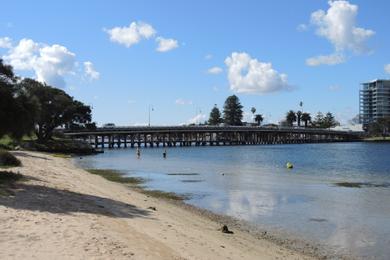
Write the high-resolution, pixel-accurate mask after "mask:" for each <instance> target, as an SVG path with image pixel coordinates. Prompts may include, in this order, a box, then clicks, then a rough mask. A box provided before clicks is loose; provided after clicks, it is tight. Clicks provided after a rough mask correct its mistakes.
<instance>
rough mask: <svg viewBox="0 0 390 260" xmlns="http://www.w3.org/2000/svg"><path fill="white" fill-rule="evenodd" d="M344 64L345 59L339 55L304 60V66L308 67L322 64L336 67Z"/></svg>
mask: <svg viewBox="0 0 390 260" xmlns="http://www.w3.org/2000/svg"><path fill="white" fill-rule="evenodd" d="M344 62H345V57H344V55H342V54H340V53H334V54H330V55H319V56H316V57H311V58H308V59H306V65H308V66H319V65H322V64H326V65H336V64H340V63H344Z"/></svg>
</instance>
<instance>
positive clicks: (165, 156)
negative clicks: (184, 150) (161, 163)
mask: <svg viewBox="0 0 390 260" xmlns="http://www.w3.org/2000/svg"><path fill="white" fill-rule="evenodd" d="M163 158H164V159H166V158H167V150H164V152H163Z"/></svg>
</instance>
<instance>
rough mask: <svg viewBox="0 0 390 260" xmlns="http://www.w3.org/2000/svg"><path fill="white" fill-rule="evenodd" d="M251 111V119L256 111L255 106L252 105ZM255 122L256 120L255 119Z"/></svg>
mask: <svg viewBox="0 0 390 260" xmlns="http://www.w3.org/2000/svg"><path fill="white" fill-rule="evenodd" d="M251 112H252V117H253V119H254V118H255V113H256V108H255V107H252V108H251ZM255 122H256V121H255Z"/></svg>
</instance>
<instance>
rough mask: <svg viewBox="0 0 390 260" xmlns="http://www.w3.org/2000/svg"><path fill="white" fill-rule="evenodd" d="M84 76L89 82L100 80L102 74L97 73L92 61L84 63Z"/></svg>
mask: <svg viewBox="0 0 390 260" xmlns="http://www.w3.org/2000/svg"><path fill="white" fill-rule="evenodd" d="M84 75H85V76H86V77H87V78H88V79H89V80H96V79H99V77H100V73H99V72H97V71H96V70H95V68H94V66H93V64H92V62H90V61H86V62H84Z"/></svg>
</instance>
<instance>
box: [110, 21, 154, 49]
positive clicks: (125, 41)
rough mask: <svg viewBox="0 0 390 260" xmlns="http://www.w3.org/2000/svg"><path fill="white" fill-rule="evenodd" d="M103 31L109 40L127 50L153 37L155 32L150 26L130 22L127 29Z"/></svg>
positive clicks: (115, 28) (116, 28)
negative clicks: (108, 36)
mask: <svg viewBox="0 0 390 260" xmlns="http://www.w3.org/2000/svg"><path fill="white" fill-rule="evenodd" d="M105 31H106V32H107V33H108V34H109V35H110V40H111V41H112V42H116V43H119V44H122V45H124V46H126V47H127V48H129V47H131V46H132V45H134V44H136V43H139V42H140V41H141V40H142V39H149V38H151V37H154V35H155V34H156V30H155V29H154V28H153V26H151V25H150V24H147V23H144V22H132V23H131V24H130V25H129V26H127V27H114V28H112V29H108V30H106V29H105Z"/></svg>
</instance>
